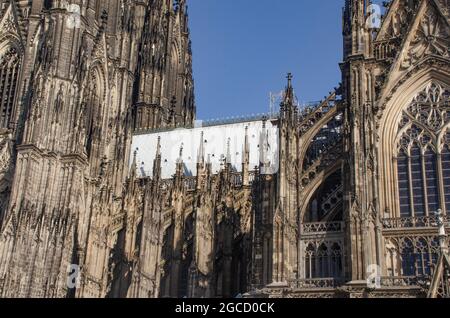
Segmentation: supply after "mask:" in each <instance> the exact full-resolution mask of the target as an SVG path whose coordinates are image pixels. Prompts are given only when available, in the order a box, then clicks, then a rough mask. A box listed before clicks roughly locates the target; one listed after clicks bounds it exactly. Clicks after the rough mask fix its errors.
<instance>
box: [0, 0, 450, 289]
mask: <svg viewBox="0 0 450 318" xmlns="http://www.w3.org/2000/svg"><path fill="white" fill-rule="evenodd" d="M186 2H187V1H186V0H108V1H101V0H33V1H31V0H0V297H39V298H41V297H55V298H63V297H77V298H78V297H80V298H81V297H92V298H105V297H120V298H125V297H129V298H150V297H152V298H153V297H236V296H240V295H242V296H243V297H249V298H251V297H296V298H297V297H298V298H302V297H322V298H323V297H342V298H355V297H427V296H428V297H445V296H448V295H450V290H449V286H450V276H449V274H450V272H449V269H450V263H449V255H448V253H449V252H448V242H447V236H446V233H447V232H448V231H449V230H450V223H449V222H450V218H449V217H448V216H447V215H448V214H449V213H450V24H449V23H450V1H449V0H391V1H386V2H385V4H384V5H385V7H386V8H385V9H386V10H385V11H386V12H385V14H384V15H383V17H382V19H381V25H380V26H379V28H378V27H377V28H373V27H372V24H371V23H369V22H368V21H370V20H371V15H372V14H373V12H372V7H371V3H370V2H371V1H369V0H345V4H344V10H343V50H344V54H343V56H344V58H343V61H342V63H341V64H340V67H341V70H342V82H341V83H340V84H339V85H337V87H336V88H334V89H333V90H332V91H331V92H330V93H329V94H328V96H327V97H325V98H324V99H323V100H322V101H320V102H318V103H311V104H309V105H308V106H300V105H298V103H297V101H296V98H295V94H294V88H293V87H292V81H291V79H292V75H291V74H289V75H288V78H287V84H286V88H285V91H284V94H283V98H282V101H281V104H280V107H279V111H277V112H271V113H268V114H266V115H262V116H253V117H241V118H234V119H233V120H224V121H215V122H199V121H198V120H196V118H195V114H196V109H195V99H194V81H193V75H192V52H191V42H190V35H189V27H188V13H187V4H186ZM200 63H201V61H200Z"/></svg>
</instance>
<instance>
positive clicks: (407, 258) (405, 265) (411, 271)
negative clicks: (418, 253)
mask: <svg viewBox="0 0 450 318" xmlns="http://www.w3.org/2000/svg"><path fill="white" fill-rule="evenodd" d="M401 257H402V273H403V276H415V275H416V269H415V264H414V263H415V262H414V246H413V243H412V242H411V241H410V240H405V242H404V245H403V248H402V253H401Z"/></svg>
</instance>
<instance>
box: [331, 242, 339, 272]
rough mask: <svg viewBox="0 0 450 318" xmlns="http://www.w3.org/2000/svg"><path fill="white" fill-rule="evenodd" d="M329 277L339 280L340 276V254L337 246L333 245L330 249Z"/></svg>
mask: <svg viewBox="0 0 450 318" xmlns="http://www.w3.org/2000/svg"><path fill="white" fill-rule="evenodd" d="M330 276H331V277H333V278H339V277H341V276H342V252H341V247H340V246H339V244H337V243H334V244H333V246H332V247H331V275H330Z"/></svg>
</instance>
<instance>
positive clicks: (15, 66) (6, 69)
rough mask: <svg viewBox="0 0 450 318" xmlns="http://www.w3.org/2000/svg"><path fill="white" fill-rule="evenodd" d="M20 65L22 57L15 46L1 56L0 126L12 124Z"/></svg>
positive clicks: (4, 126)
mask: <svg viewBox="0 0 450 318" xmlns="http://www.w3.org/2000/svg"><path fill="white" fill-rule="evenodd" d="M20 65H21V57H20V54H19V52H18V51H17V49H16V48H15V47H10V48H9V49H7V50H6V52H5V53H4V54H3V55H1V56H0V128H9V126H10V124H11V118H12V112H13V107H14V102H15V99H16V90H17V86H18V80H19V71H20Z"/></svg>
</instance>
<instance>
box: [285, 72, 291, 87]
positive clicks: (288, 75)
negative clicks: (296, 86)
mask: <svg viewBox="0 0 450 318" xmlns="http://www.w3.org/2000/svg"><path fill="white" fill-rule="evenodd" d="M292 77H293V76H292V73H291V72H289V73H288V74H287V77H286V78H287V79H288V87H292Z"/></svg>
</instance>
